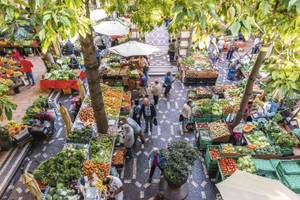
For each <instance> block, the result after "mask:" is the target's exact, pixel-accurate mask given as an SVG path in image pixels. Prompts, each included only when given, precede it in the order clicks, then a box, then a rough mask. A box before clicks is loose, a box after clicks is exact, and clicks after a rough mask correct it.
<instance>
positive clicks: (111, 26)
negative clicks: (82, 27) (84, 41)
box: [93, 20, 129, 36]
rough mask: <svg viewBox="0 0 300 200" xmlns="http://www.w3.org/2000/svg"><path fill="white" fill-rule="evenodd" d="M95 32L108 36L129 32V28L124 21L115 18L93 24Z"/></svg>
mask: <svg viewBox="0 0 300 200" xmlns="http://www.w3.org/2000/svg"><path fill="white" fill-rule="evenodd" d="M93 28H94V30H95V32H96V33H99V34H102V35H108V36H122V35H127V34H128V33H129V28H128V26H127V25H126V24H125V23H122V22H120V21H117V20H113V21H102V22H100V23H99V24H97V25H95V26H93Z"/></svg>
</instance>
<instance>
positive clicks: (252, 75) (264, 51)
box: [231, 47, 267, 129]
mask: <svg viewBox="0 0 300 200" xmlns="http://www.w3.org/2000/svg"><path fill="white" fill-rule="evenodd" d="M266 55H267V48H264V47H262V48H261V50H260V52H259V54H258V56H257V58H256V61H255V64H254V66H253V68H252V71H251V73H250V75H249V78H248V81H247V84H246V88H245V91H244V95H243V98H242V102H241V104H240V108H239V111H238V112H237V114H236V116H235V118H234V120H233V123H232V124H231V128H232V129H233V128H234V127H236V126H237V125H238V124H239V123H240V122H241V120H242V119H243V116H244V112H245V109H246V106H247V105H248V102H249V99H250V97H251V95H252V92H253V86H254V83H255V79H256V77H257V74H258V72H259V69H260V67H261V65H262V63H263V61H264V59H265V57H266Z"/></svg>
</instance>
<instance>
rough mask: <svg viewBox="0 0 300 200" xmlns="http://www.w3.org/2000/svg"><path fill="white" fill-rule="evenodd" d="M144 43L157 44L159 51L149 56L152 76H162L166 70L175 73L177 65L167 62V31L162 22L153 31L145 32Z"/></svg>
mask: <svg viewBox="0 0 300 200" xmlns="http://www.w3.org/2000/svg"><path fill="white" fill-rule="evenodd" d="M145 40H146V43H148V44H151V45H154V46H157V47H158V48H159V49H160V50H161V51H159V52H156V53H154V54H152V55H150V56H149V61H150V70H149V74H150V75H152V76H162V75H165V74H166V73H167V72H168V71H171V72H172V73H173V74H176V72H177V67H176V66H175V65H171V64H170V62H169V60H170V59H169V55H168V49H169V33H168V30H167V27H166V26H165V25H164V24H163V25H161V26H160V27H155V28H154V30H153V31H151V32H149V33H146V34H145Z"/></svg>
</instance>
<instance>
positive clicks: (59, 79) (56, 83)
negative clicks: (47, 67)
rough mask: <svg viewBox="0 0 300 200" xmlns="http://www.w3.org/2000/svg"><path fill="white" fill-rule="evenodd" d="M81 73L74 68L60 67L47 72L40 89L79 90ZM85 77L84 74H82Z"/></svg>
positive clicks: (41, 81)
mask: <svg viewBox="0 0 300 200" xmlns="http://www.w3.org/2000/svg"><path fill="white" fill-rule="evenodd" d="M79 74H80V72H76V71H74V70H72V69H58V70H53V71H51V72H48V73H46V74H45V76H44V78H43V79H41V80H40V89H41V90H47V89H62V90H66V89H74V90H77V91H79V85H78V80H79ZM82 77H84V76H82Z"/></svg>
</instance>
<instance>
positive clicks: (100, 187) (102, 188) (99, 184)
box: [95, 180, 107, 194]
mask: <svg viewBox="0 0 300 200" xmlns="http://www.w3.org/2000/svg"><path fill="white" fill-rule="evenodd" d="M95 186H96V188H97V189H98V190H100V191H101V193H102V194H106V192H107V187H106V186H105V185H103V181H102V180H97V181H96V184H95Z"/></svg>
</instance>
